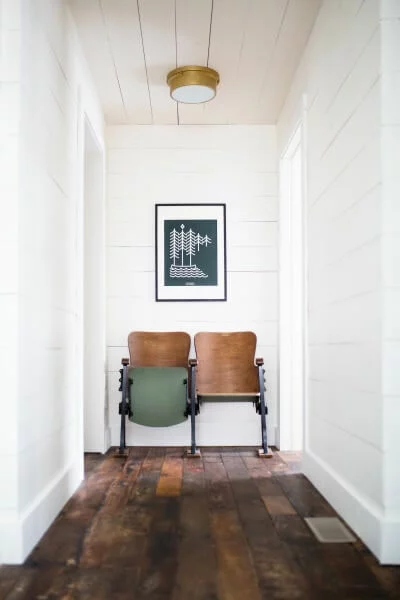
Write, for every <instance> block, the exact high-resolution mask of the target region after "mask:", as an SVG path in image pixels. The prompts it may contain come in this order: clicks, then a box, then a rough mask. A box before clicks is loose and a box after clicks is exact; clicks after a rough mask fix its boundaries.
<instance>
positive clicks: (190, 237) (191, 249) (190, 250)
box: [185, 229, 196, 266]
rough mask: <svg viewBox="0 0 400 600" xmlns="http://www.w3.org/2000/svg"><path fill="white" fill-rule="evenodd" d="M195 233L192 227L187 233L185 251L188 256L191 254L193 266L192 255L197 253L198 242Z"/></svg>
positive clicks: (190, 262)
mask: <svg viewBox="0 0 400 600" xmlns="http://www.w3.org/2000/svg"><path fill="white" fill-rule="evenodd" d="M195 237H196V236H195V233H194V231H192V229H189V231H188V232H187V233H186V234H185V251H186V256H189V265H190V266H192V256H194V255H195V252H196V242H195Z"/></svg>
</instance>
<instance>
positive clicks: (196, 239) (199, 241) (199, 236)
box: [195, 233, 203, 252]
mask: <svg viewBox="0 0 400 600" xmlns="http://www.w3.org/2000/svg"><path fill="white" fill-rule="evenodd" d="M202 239H203V238H202V237H201V235H200V234H199V233H197V234H196V237H195V244H196V246H197V252H199V250H200V245H201V244H202Z"/></svg>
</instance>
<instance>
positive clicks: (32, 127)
mask: <svg viewBox="0 0 400 600" xmlns="http://www.w3.org/2000/svg"><path fill="white" fill-rule="evenodd" d="M7 5H8V6H9V7H10V8H12V9H13V10H12V12H13V13H14V14H16V13H17V12H18V11H17V7H18V6H20V7H21V22H20V28H19V30H18V31H16V32H15V36H14V35H13V36H11V37H12V38H13V39H14V38H16V39H15V40H14V42H15V44H14V46H13V48H15V49H17V51H16V55H15V56H14V55H13V60H12V64H13V65H15V69H13V70H12V74H13V78H12V79H11V81H12V83H13V84H15V86H11V87H10V88H9V89H7V90H5V88H4V90H5V91H6V93H10V94H14V93H16V95H17V103H16V104H15V105H13V106H12V111H11V112H10V113H9V114H10V115H11V116H12V118H11V119H10V120H9V115H8V114H7V116H6V120H5V124H7V127H9V128H10V131H9V132H8V133H9V135H10V136H11V138H12V139H10V140H8V146H7V148H6V150H7V154H8V157H9V159H10V160H11V159H12V160H11V162H10V166H9V173H12V174H13V175H14V174H15V176H16V184H15V183H13V185H12V189H11V191H12V193H11V195H9V196H6V200H7V207H6V211H7V212H6V213H5V215H4V211H3V210H2V214H1V219H0V223H1V227H2V226H3V223H7V230H6V233H7V234H9V235H10V243H13V244H15V248H14V252H11V249H10V251H9V253H8V257H9V260H10V263H11V264H12V267H13V268H12V269H10V276H11V275H12V276H13V277H14V280H13V284H12V286H11V284H10V287H9V288H7V289H6V292H7V293H8V294H9V298H11V297H13V296H14V295H15V294H17V296H16V299H15V302H16V303H17V306H16V319H15V326H14V321H13V326H12V327H10V325H11V322H10V323H9V325H8V326H9V327H10V329H9V332H10V342H7V344H8V345H7V349H8V352H9V353H8V360H9V363H10V372H11V373H13V372H15V373H16V372H18V387H16V386H14V387H13V388H11V391H12V394H10V395H7V393H6V392H7V390H8V388H7V383H6V390H4V388H2V400H1V403H0V411H1V413H0V423H1V427H3V423H4V425H5V426H6V427H7V429H8V430H9V432H10V434H9V435H8V442H9V443H8V445H7V449H6V451H7V452H8V453H9V454H11V453H12V457H13V461H14V462H13V465H12V466H13V468H12V470H10V469H9V468H7V466H8V465H9V464H10V461H9V462H8V463H6V464H5V469H3V466H4V465H3V463H2V460H3V456H1V452H2V451H4V448H3V445H2V444H3V442H4V441H6V442H7V437H4V436H3V435H0V438H1V441H0V444H1V450H0V463H1V464H0V466H1V474H2V476H1V481H0V491H1V493H0V498H1V500H0V562H10V563H13V562H22V561H23V560H24V558H25V557H26V556H27V554H28V553H29V552H30V550H31V549H32V547H33V546H34V545H35V544H36V543H37V541H38V540H39V538H40V537H41V535H42V534H43V533H44V531H45V530H46V529H47V528H48V526H49V525H50V523H51V521H52V520H53V519H54V518H55V516H56V515H57V513H58V512H59V511H60V509H61V508H62V506H63V505H64V504H65V502H66V501H67V500H68V498H69V497H70V495H71V494H72V493H73V491H74V490H75V489H76V487H77V485H78V484H79V482H80V481H81V479H82V475H83V446H82V440H83V434H82V415H83V398H82V395H83V394H82V382H81V381H80V376H81V375H80V369H79V364H78V360H77V358H78V356H79V354H80V352H81V350H82V349H81V345H82V341H81V338H80V322H81V319H82V310H81V306H80V303H79V297H78V292H77V290H78V288H79V277H80V273H81V266H80V265H79V261H80V260H81V257H80V256H79V252H78V248H79V245H80V240H79V222H80V221H81V220H82V218H83V217H82V214H81V215H80V213H82V211H83V207H82V199H81V190H82V181H83V114H84V113H85V114H86V115H87V116H88V118H89V119H90V121H91V124H92V126H93V129H94V130H95V131H96V133H97V135H98V137H99V139H100V140H101V139H102V127H103V120H102V112H101V109H100V106H99V104H98V102H97V98H96V95H95V93H94V91H93V87H92V84H91V79H90V75H89V72H88V70H87V68H86V66H85V62H84V59H83V57H82V54H81V52H80V49H79V45H78V41H77V38H76V33H75V29H74V26H73V23H72V20H71V18H70V16H69V13H68V10H67V9H66V8H65V3H64V2H63V1H60V2H56V3H55V2H53V1H52V0H43V1H41V2H30V1H29V0H23V1H22V2H21V3H19V2H8V3H7ZM11 23H12V25H11V26H12V27H14V25H13V23H14V21H12V22H11ZM3 73H4V72H3ZM1 94H2V99H3V98H4V96H3V87H2V88H1ZM18 101H19V102H18ZM10 104H11V101H10ZM2 112H3V111H2ZM14 113H15V115H14ZM14 116H15V117H16V118H15V119H14ZM16 123H19V125H20V127H19V129H14V128H15V125H16ZM2 135H3V134H2ZM17 145H18V153H17V154H16V153H15V150H16V147H17ZM1 162H2V164H3V161H1ZM1 181H2V183H1V185H3V178H1ZM5 182H6V184H8V183H9V182H10V177H8V178H6V179H5ZM1 198H3V194H1ZM2 209H3V206H2ZM14 210H16V211H17V212H16V213H15V218H14ZM11 217H12V218H11ZM8 219H10V220H8ZM15 224H16V225H17V227H16V228H14V225H15ZM15 229H16V232H15ZM12 235H14V237H12ZM16 256H18V263H17V262H16V259H15V258H14V257H16ZM0 281H1V285H3V284H4V282H5V281H6V279H3V278H1V279H0ZM1 308H3V306H2V307H1ZM13 314H14V313H13ZM0 315H2V310H0ZM1 337H2V340H3V329H2V335H1ZM12 344H14V345H15V347H16V351H15V352H14V346H13V345H12ZM11 350H13V352H11ZM21 372H22V376H21ZM3 382H4V380H3V378H2V386H3ZM8 391H9V390H8ZM1 433H2V430H1ZM11 435H13V436H14V437H13V439H10V438H11ZM6 458H9V457H6ZM1 509H2V510H1Z"/></svg>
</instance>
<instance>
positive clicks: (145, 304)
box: [107, 126, 278, 445]
mask: <svg viewBox="0 0 400 600" xmlns="http://www.w3.org/2000/svg"><path fill="white" fill-rule="evenodd" d="M107 143H108V218H107V235H108V238H107V239H108V242H107V244H108V246H107V258H108V265H107V269H108V270H107V282H108V284H107V321H108V331H107V347H108V366H107V369H108V401H109V420H110V426H111V431H112V443H114V444H115V443H117V441H118V428H119V421H118V414H117V413H118V410H117V408H118V402H119V394H118V391H117V390H118V369H119V368H120V360H121V357H122V356H125V355H127V335H128V333H129V332H130V331H132V330H134V329H136V330H146V329H147V330H153V331H179V330H181V331H187V332H188V333H189V334H190V335H191V336H192V337H193V335H194V334H195V333H196V332H198V331H238V330H242V331H249V330H250V331H254V332H255V333H256V334H257V338H258V347H257V356H263V357H264V359H265V365H266V374H267V378H268V392H269V396H270V398H269V399H270V408H271V413H270V421H269V423H270V430H271V434H273V433H274V427H275V425H276V393H277V392H276V369H277V231H278V223H277V219H278V208H277V185H278V184H277V164H276V143H275V128H274V127H271V126H180V127H176V126H159V127H158V126H151V127H147V126H115V127H109V128H108V131H107ZM156 203H183V204H184V203H188V204H190V203H226V214H227V265H228V274H227V281H228V301H227V302H188V303H180V302H179V303H174V302H163V303H157V302H155V271H154V265H155V260H154V256H155V248H154V235H155V227H154V212H155V209H154V206H155V204H156ZM191 355H192V356H194V352H193V349H192V353H191ZM189 433H190V432H189V423H183V424H182V425H177V426H175V427H173V428H168V429H164V430H160V429H154V428H153V429H148V428H143V427H141V426H140V425H135V424H131V423H129V424H128V432H127V440H128V444H133V443H134V444H148V445H160V444H161V445H168V444H172V445H176V444H182V445H184V444H187V442H188V440H189ZM259 440H260V423H259V417H258V415H256V413H255V411H254V409H253V407H252V405H251V403H235V404H234V405H232V406H231V407H230V410H229V413H227V410H226V405H222V404H221V405H220V404H207V405H204V407H203V409H202V411H201V414H200V416H199V419H198V441H199V444H212V445H213V444H254V445H255V444H257V443H259ZM271 442H273V438H271Z"/></svg>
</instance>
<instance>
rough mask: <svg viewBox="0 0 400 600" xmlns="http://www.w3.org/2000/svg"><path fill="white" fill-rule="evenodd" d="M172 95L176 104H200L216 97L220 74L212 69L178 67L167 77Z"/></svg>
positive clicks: (194, 66) (195, 66) (192, 66)
mask: <svg viewBox="0 0 400 600" xmlns="http://www.w3.org/2000/svg"><path fill="white" fill-rule="evenodd" d="M167 83H168V85H169V87H170V94H171V98H173V100H176V102H183V103H184V104H199V103H201V102H209V100H212V99H213V98H214V97H215V94H216V92H217V85H218V84H219V74H218V73H217V71H214V69H210V67H200V66H197V65H189V66H186V67H177V68H176V69H174V70H173V71H170V73H168V75H167Z"/></svg>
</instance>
